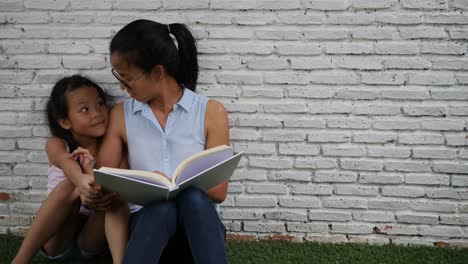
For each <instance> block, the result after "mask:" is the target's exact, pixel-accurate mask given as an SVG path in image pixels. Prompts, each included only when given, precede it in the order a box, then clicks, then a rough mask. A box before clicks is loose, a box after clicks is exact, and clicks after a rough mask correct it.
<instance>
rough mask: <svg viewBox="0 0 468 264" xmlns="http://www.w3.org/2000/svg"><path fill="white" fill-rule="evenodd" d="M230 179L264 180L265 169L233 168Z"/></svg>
mask: <svg viewBox="0 0 468 264" xmlns="http://www.w3.org/2000/svg"><path fill="white" fill-rule="evenodd" d="M231 180H232V181H240V180H250V181H264V180H266V171H264V170H235V171H234V174H233V176H232V178H231Z"/></svg>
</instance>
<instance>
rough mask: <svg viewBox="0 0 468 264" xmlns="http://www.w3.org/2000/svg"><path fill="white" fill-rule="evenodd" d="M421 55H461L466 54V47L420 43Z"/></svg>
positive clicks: (453, 44)
mask: <svg viewBox="0 0 468 264" xmlns="http://www.w3.org/2000/svg"><path fill="white" fill-rule="evenodd" d="M421 53H424V54H442V55H463V54H465V53H466V45H463V44H458V43H422V44H421Z"/></svg>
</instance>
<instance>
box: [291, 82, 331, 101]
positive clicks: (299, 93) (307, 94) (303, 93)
mask: <svg viewBox="0 0 468 264" xmlns="http://www.w3.org/2000/svg"><path fill="white" fill-rule="evenodd" d="M287 94H288V96H287V97H288V98H296V97H297V98H332V97H333V96H334V95H335V92H334V91H333V90H330V89H321V88H316V87H314V86H313V85H308V86H307V88H304V87H301V86H298V87H290V88H288V89H287Z"/></svg>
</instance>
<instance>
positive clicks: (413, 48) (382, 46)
mask: <svg viewBox="0 0 468 264" xmlns="http://www.w3.org/2000/svg"><path fill="white" fill-rule="evenodd" d="M418 50H419V47H418V45H417V44H415V43H407V42H396V41H392V42H378V43H376V44H375V53H377V54H393V55H414V54H417V53H418Z"/></svg>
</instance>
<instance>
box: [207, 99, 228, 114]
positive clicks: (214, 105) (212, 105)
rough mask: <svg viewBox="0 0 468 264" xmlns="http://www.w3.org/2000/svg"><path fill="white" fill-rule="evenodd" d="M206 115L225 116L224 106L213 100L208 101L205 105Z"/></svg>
mask: <svg viewBox="0 0 468 264" xmlns="http://www.w3.org/2000/svg"><path fill="white" fill-rule="evenodd" d="M206 114H207V115H212V116H218V115H221V116H224V115H227V111H226V107H224V105H223V104H222V103H221V102H219V101H217V100H214V99H209V100H208V102H207V104H206Z"/></svg>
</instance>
